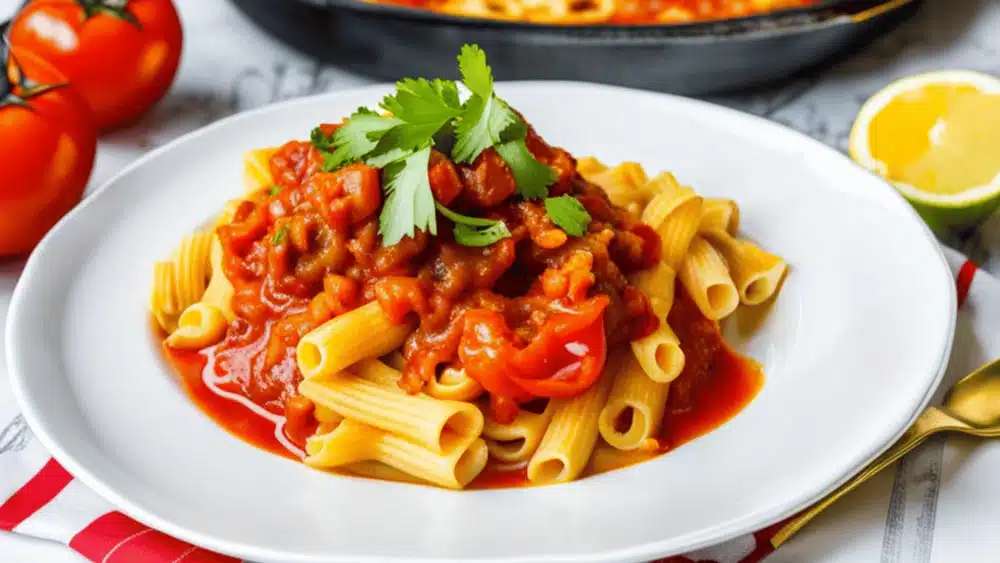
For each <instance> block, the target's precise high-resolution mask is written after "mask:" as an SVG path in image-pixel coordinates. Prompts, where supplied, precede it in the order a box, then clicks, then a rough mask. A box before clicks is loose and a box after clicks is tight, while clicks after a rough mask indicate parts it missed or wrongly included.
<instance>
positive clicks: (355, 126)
mask: <svg viewBox="0 0 1000 563" xmlns="http://www.w3.org/2000/svg"><path fill="white" fill-rule="evenodd" d="M401 123H402V121H400V120H399V119H397V118H395V117H384V116H381V115H378V114H377V113H375V112H373V111H371V110H370V109H366V108H358V111H356V112H355V113H353V114H352V115H351V116H350V117H349V118H347V121H345V122H344V124H343V125H342V126H341V127H340V129H337V131H336V132H334V134H333V139H332V143H331V144H328V145H326V146H327V147H331V148H333V147H335V148H333V151H332V152H329V148H327V149H323V148H321V147H319V146H317V147H316V148H318V149H320V151H322V152H325V154H324V156H325V160H324V163H323V168H324V169H325V170H327V171H333V170H336V169H337V168H340V167H341V166H343V165H345V164H348V163H350V162H354V161H356V160H360V159H362V158H363V157H364V156H365V155H367V154H368V153H370V152H372V151H373V150H374V149H375V147H376V146H378V144H379V139H381V138H382V136H384V135H385V134H386V133H387V132H388V131H389V130H391V129H392V128H394V127H396V126H397V125H400V124H401ZM321 143H322V142H321ZM313 144H314V145H315V144H316V141H315V140H313Z"/></svg>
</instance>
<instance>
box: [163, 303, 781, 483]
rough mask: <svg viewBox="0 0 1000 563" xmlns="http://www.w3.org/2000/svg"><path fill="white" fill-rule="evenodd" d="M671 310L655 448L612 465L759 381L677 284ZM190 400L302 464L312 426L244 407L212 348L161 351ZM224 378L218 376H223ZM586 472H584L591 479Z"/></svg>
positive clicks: (672, 443) (667, 438)
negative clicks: (678, 354) (677, 370)
mask: <svg viewBox="0 0 1000 563" xmlns="http://www.w3.org/2000/svg"><path fill="white" fill-rule="evenodd" d="M676 293H677V299H676V301H675V308H674V309H673V311H672V313H671V319H670V321H671V326H672V327H675V329H674V330H675V331H676V332H677V333H678V337H679V338H680V339H681V347H682V349H683V350H684V352H685V355H686V356H687V357H688V358H689V360H688V362H686V366H685V370H684V372H683V373H682V374H681V376H680V377H678V379H677V380H675V381H674V383H673V387H672V388H671V393H672V395H671V400H669V401H668V407H667V410H666V413H665V414H664V419H663V422H662V425H661V431H660V435H659V437H658V439H657V441H658V445H659V448H658V449H657V450H656V451H653V452H649V453H648V454H642V455H633V454H629V453H624V454H622V457H621V463H620V464H618V467H626V466H628V465H633V464H635V463H638V462H641V461H647V460H649V459H652V458H654V457H658V456H660V455H663V454H664V453H667V452H669V451H672V450H674V449H677V448H678V447H680V446H682V445H684V444H685V443H687V442H690V441H692V440H694V439H696V438H699V437H701V436H704V435H705V434H708V433H709V432H711V431H713V430H715V429H716V428H718V427H720V426H722V425H723V424H725V423H726V422H728V421H729V420H730V419H732V418H733V417H735V416H736V415H737V414H739V412H740V411H741V410H743V408H745V407H746V406H747V405H748V404H749V403H750V401H752V400H753V398H754V397H756V396H757V393H758V392H759V391H760V389H761V387H762V386H763V384H764V374H763V372H762V371H761V367H760V365H759V364H758V363H757V362H755V361H754V360H752V359H751V358H747V357H745V356H741V355H739V354H737V353H736V352H734V351H733V350H732V349H731V348H730V347H729V346H728V344H726V342H725V340H724V339H723V338H722V335H721V332H720V331H719V329H718V326H717V324H716V323H714V322H712V321H708V320H707V319H704V318H703V317H701V314H700V312H699V311H698V310H697V307H696V306H695V305H694V304H693V302H691V300H690V298H688V297H687V296H686V295H685V294H684V290H683V288H681V287H680V285H678V286H677V289H676ZM164 351H165V353H166V356H167V358H168V360H169V361H170V363H171V364H172V365H173V366H174V368H175V369H176V371H177V372H178V374H179V375H180V377H181V382H182V384H183V386H184V389H185V390H186V391H187V393H188V394H189V395H190V396H191V399H192V400H193V401H194V402H195V404H197V405H198V407H199V408H201V409H202V410H203V411H204V412H205V413H206V414H208V415H209V416H210V417H211V418H212V419H213V420H214V421H215V422H216V423H217V424H219V425H220V426H222V427H223V428H224V429H226V430H227V431H229V432H230V433H231V434H233V435H234V436H236V437H238V438H240V439H241V440H243V441H245V442H248V443H250V444H252V445H254V446H256V447H258V448H261V449H263V450H265V451H268V452H271V453H275V454H278V455H282V456H284V457H288V458H290V459H301V457H302V455H303V454H302V449H301V447H302V444H303V443H304V441H305V438H306V437H307V436H308V435H309V434H311V433H312V431H313V430H315V426H311V427H304V428H299V429H297V430H296V429H292V428H289V427H288V425H287V423H286V422H287V421H286V417H285V416H284V415H282V414H274V413H268V414H262V412H261V409H260V407H259V406H257V405H254V404H248V402H247V401H246V400H245V398H243V397H242V396H241V395H240V387H239V386H238V385H235V384H234V383H233V382H229V383H226V382H219V381H217V379H218V378H219V377H220V373H217V372H219V371H221V370H218V369H217V368H216V369H212V368H210V367H209V365H210V364H214V363H215V362H214V354H215V349H214V348H209V349H207V350H204V351H201V352H186V351H180V350H171V349H169V348H166V347H165V348H164ZM223 376H224V374H223ZM593 474H595V472H593V471H588V472H587V473H585V475H593ZM527 486H531V483H530V482H529V481H528V477H527V469H526V464H516V465H509V464H506V465H505V464H499V463H497V462H495V461H494V460H492V459H491V460H490V461H489V462H488V463H487V466H486V468H485V469H484V470H483V472H482V473H480V474H479V475H478V476H477V477H476V478H475V479H474V480H473V481H472V482H471V483H470V484H469V485H468V487H466V488H467V489H502V488H511V487H527Z"/></svg>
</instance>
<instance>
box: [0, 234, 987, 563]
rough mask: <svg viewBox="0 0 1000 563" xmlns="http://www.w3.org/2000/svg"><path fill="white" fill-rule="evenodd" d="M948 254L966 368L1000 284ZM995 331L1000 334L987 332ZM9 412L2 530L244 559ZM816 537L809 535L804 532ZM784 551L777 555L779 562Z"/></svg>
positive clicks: (762, 554)
mask: <svg viewBox="0 0 1000 563" xmlns="http://www.w3.org/2000/svg"><path fill="white" fill-rule="evenodd" d="M947 254H948V261H949V264H950V266H951V268H952V270H953V272H954V273H955V278H956V286H957V291H958V302H959V307H960V313H959V314H960V316H962V317H966V319H965V320H966V321H968V322H966V323H964V324H965V326H966V327H972V329H971V330H965V331H962V330H960V331H959V334H958V338H957V340H956V344H955V348H954V352H953V355H952V360H951V362H952V367H955V366H956V364H958V366H959V368H960V369H959V371H962V370H965V369H967V368H966V364H969V363H970V362H972V363H973V364H975V363H976V362H979V361H981V360H982V358H978V357H972V356H971V355H970V352H969V350H971V349H972V348H975V349H976V350H977V351H978V352H977V353H978V354H979V355H982V354H984V353H985V354H992V355H1000V344H992V346H993V348H994V349H992V350H986V351H985V352H984V350H983V349H982V348H983V342H986V343H997V342H998V341H1000V339H998V338H996V332H998V331H1000V280H998V279H997V278H994V277H993V276H991V275H990V274H987V273H978V274H977V272H979V270H978V268H977V267H976V266H975V265H974V264H972V262H969V261H967V260H965V258H964V257H963V256H961V255H959V254H958V253H956V252H954V251H951V250H947ZM961 325H962V323H960V326H961ZM991 329H992V331H994V332H991V333H985V334H984V331H989V330H991ZM977 333H978V334H977ZM963 339H968V340H969V341H970V342H972V341H975V343H974V344H975V345H974V346H971V347H970V346H969V345H965V343H963V342H962V340H963ZM987 357H989V356H987ZM8 414H9V415H10V416H11V417H12V418H13V421H12V422H11V423H10V424H9V425H8V426H7V427H6V428H5V429H3V430H2V431H0V530H3V531H12V532H14V533H18V534H26V535H29V536H34V537H38V538H44V539H48V540H52V541H57V542H61V543H63V544H66V545H68V546H69V547H70V548H72V549H74V550H76V551H77V552H78V553H80V554H81V555H83V556H84V557H86V558H87V559H89V560H91V561H94V562H99V563H137V562H138V563H181V562H183V563H231V562H236V561H239V560H238V559H235V558H233V557H229V556H225V555H220V554H217V553H213V552H210V551H207V550H204V549H201V548H199V547H196V546H193V545H190V544H188V543H185V542H183V541H180V540H177V539H175V538H172V537H170V536H168V535H166V534H163V533H161V532H158V531H156V530H154V529H152V528H149V527H147V526H145V525H143V524H140V523H139V522H136V521H135V520H133V519H131V518H129V517H128V516H126V515H124V514H122V513H121V512H118V511H117V510H114V509H113V507H112V506H111V505H109V504H108V503H107V502H105V501H104V500H103V499H101V498H100V497H98V496H97V495H96V494H95V493H93V492H91V491H90V490H89V489H87V488H86V487H85V486H84V485H83V484H81V483H80V482H79V481H77V480H75V479H73V476H72V475H70V474H69V473H68V472H67V471H66V470H65V469H63V467H62V466H61V465H59V463H58V462H56V461H55V460H54V459H52V458H51V457H50V456H49V455H48V453H47V452H46V451H45V450H44V449H43V448H42V447H41V445H40V444H39V443H38V441H37V440H35V439H34V438H33V437H32V436H31V431H30V430H29V429H28V427H27V425H26V424H25V423H24V419H23V418H22V417H20V415H17V414H16V412H11V411H10V410H9V409H8V410H7V412H4V409H3V405H2V404H0V420H8V419H9V418H8V417H7V416H6V415H8ZM847 502H849V501H847ZM883 522H884V521H883ZM779 526H780V524H776V525H774V526H771V527H769V528H767V529H764V530H761V531H759V532H757V533H755V534H752V535H748V536H744V537H740V538H736V539H734V540H731V541H729V542H726V543H724V544H721V545H719V546H715V547H712V548H708V549H703V550H699V551H698V552H696V553H691V554H688V555H687V556H675V557H669V558H667V559H663V560H661V563H681V562H683V563H757V562H759V561H762V560H764V558H767V557H768V556H769V555H770V554H771V553H772V549H771V546H770V542H769V540H770V537H771V534H772V533H773V532H774V530H776V529H777V528H778V527H779ZM932 526H933V525H932ZM809 533H810V531H809V530H806V531H805V532H803V535H805V536H807V535H808V534H809ZM931 533H932V535H933V527H932V528H931ZM783 551H784V549H782V550H779V551H778V552H777V553H776V554H775V558H779V559H780V555H781V553H782V552H783ZM769 559H771V558H769ZM810 559H812V560H815V559H814V558H810ZM966 560H967V559H966Z"/></svg>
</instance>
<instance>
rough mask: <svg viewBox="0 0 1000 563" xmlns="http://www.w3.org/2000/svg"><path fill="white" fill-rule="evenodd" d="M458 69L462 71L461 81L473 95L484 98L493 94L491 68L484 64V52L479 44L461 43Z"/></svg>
mask: <svg viewBox="0 0 1000 563" xmlns="http://www.w3.org/2000/svg"><path fill="white" fill-rule="evenodd" d="M458 71H459V72H460V73H462V83H463V84H465V87H466V88H468V89H469V91H470V92H472V93H473V94H474V95H476V96H479V97H480V98H482V99H484V100H485V99H487V98H489V97H491V96H492V95H493V70H492V69H490V65H488V64H486V53H484V52H483V50H482V49H480V48H479V45H462V50H461V51H459V53H458Z"/></svg>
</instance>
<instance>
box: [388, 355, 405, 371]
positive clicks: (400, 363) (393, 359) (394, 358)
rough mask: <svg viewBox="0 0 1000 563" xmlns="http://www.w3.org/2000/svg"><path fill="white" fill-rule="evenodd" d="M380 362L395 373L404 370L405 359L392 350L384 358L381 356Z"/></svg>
mask: <svg viewBox="0 0 1000 563" xmlns="http://www.w3.org/2000/svg"><path fill="white" fill-rule="evenodd" d="M382 362H383V363H384V364H385V365H387V366H389V367H391V368H392V369H394V370H396V371H403V370H405V369H406V358H404V357H403V353H402V352H400V351H399V350H393V351H392V352H390V353H388V354H386V355H385V356H382Z"/></svg>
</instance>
